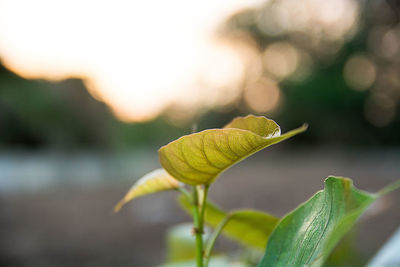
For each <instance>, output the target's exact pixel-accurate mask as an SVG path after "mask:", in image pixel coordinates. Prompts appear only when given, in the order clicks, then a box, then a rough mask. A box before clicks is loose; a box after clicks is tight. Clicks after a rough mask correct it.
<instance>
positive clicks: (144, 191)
mask: <svg viewBox="0 0 400 267" xmlns="http://www.w3.org/2000/svg"><path fill="white" fill-rule="evenodd" d="M179 186H181V183H179V181H177V180H176V179H175V178H173V177H172V176H171V175H169V174H168V173H167V172H166V171H165V170H164V169H156V170H154V171H152V172H150V173H148V174H146V175H145V176H143V177H142V178H140V179H139V180H137V181H136V183H135V184H134V185H133V186H132V187H131V188H130V189H129V191H128V192H127V193H126V195H125V196H124V198H123V199H121V200H120V201H119V202H118V204H117V205H115V208H114V211H115V212H118V211H119V210H120V209H121V208H122V207H123V206H124V205H125V204H126V203H127V202H129V201H131V200H132V199H134V198H137V197H140V196H144V195H148V194H152V193H156V192H160V191H165V190H171V189H176V188H178V187H179Z"/></svg>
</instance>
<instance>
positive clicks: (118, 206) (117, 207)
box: [114, 200, 125, 213]
mask: <svg viewBox="0 0 400 267" xmlns="http://www.w3.org/2000/svg"><path fill="white" fill-rule="evenodd" d="M124 205H125V201H124V200H121V201H119V202H118V203H117V205H115V206H114V213H118V212H119V211H120V210H121V209H122V207H123V206H124Z"/></svg>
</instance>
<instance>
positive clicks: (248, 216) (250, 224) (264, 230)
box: [178, 195, 279, 250]
mask: <svg viewBox="0 0 400 267" xmlns="http://www.w3.org/2000/svg"><path fill="white" fill-rule="evenodd" d="M178 201H179V203H180V204H181V206H182V208H183V209H184V210H185V211H186V212H187V213H189V214H190V212H191V204H190V199H188V197H186V196H185V195H180V196H179V199H178ZM226 216H229V221H228V222H227V223H226V225H225V227H224V228H223V231H222V234H223V235H225V236H227V237H229V238H231V239H233V240H235V241H237V242H239V243H241V244H243V245H245V246H249V247H252V248H256V249H260V250H263V249H264V248H265V244H266V243H267V240H268V237H269V236H270V234H271V232H272V230H273V229H274V227H275V226H276V224H277V223H278V221H279V218H276V217H274V216H272V215H269V214H267V213H263V212H260V211H255V210H237V211H232V212H230V213H226V212H224V211H222V210H221V209H219V208H218V207H216V206H215V205H214V204H213V203H211V202H209V201H207V203H206V210H205V218H204V220H205V222H206V223H207V224H208V225H209V226H211V227H213V228H215V227H217V226H218V225H219V223H220V222H221V221H222V220H224V218H225V217H226Z"/></svg>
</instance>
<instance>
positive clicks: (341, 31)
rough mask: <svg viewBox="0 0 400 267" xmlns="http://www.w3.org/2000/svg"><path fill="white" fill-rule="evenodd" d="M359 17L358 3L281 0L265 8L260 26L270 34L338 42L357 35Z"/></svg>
mask: <svg viewBox="0 0 400 267" xmlns="http://www.w3.org/2000/svg"><path fill="white" fill-rule="evenodd" d="M358 18H359V3H358V1H355V0H302V1H298V0H281V1H271V2H269V3H267V4H266V5H265V8H264V9H263V11H262V12H261V13H260V14H259V17H258V21H257V26H258V28H259V29H260V31H261V32H263V33H265V34H266V35H272V36H275V35H281V34H287V33H291V32H302V33H304V34H307V35H310V36H311V37H312V38H311V39H314V40H316V39H321V37H322V39H330V40H334V39H338V38H342V37H344V36H345V35H347V34H349V33H354V29H355V28H357V22H358Z"/></svg>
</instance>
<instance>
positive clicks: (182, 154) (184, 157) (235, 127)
mask: <svg viewBox="0 0 400 267" xmlns="http://www.w3.org/2000/svg"><path fill="white" fill-rule="evenodd" d="M306 129H307V126H305V125H304V126H302V127H300V128H298V129H295V130H293V131H290V132H287V133H286V134H283V135H280V128H279V126H278V125H277V124H276V123H275V122H274V121H272V120H269V119H267V118H265V117H256V116H253V115H249V116H246V117H239V118H236V119H234V120H233V121H232V122H231V123H229V124H228V125H226V126H225V128H223V129H210V130H205V131H202V132H198V133H194V134H190V135H186V136H182V137H181V138H179V139H177V140H175V141H173V142H171V143H169V144H167V145H165V146H163V147H161V149H160V150H159V158H160V162H161V165H162V166H163V167H164V169H165V170H166V171H167V172H168V173H170V174H171V175H172V176H173V177H175V178H176V179H178V180H179V181H181V182H184V183H186V184H190V185H200V184H210V183H212V182H213V181H214V180H215V179H216V178H217V177H218V176H219V175H220V174H221V173H222V172H223V171H225V170H226V169H228V168H229V167H231V166H232V165H234V164H236V163H237V162H239V161H241V160H243V159H245V158H247V157H249V156H250V155H252V154H254V153H256V152H257V151H259V150H261V149H263V148H266V147H268V146H270V145H273V144H275V143H279V142H281V141H283V140H285V139H288V138H290V137H292V136H294V135H296V134H299V133H301V132H304V131H305V130H306Z"/></svg>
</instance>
